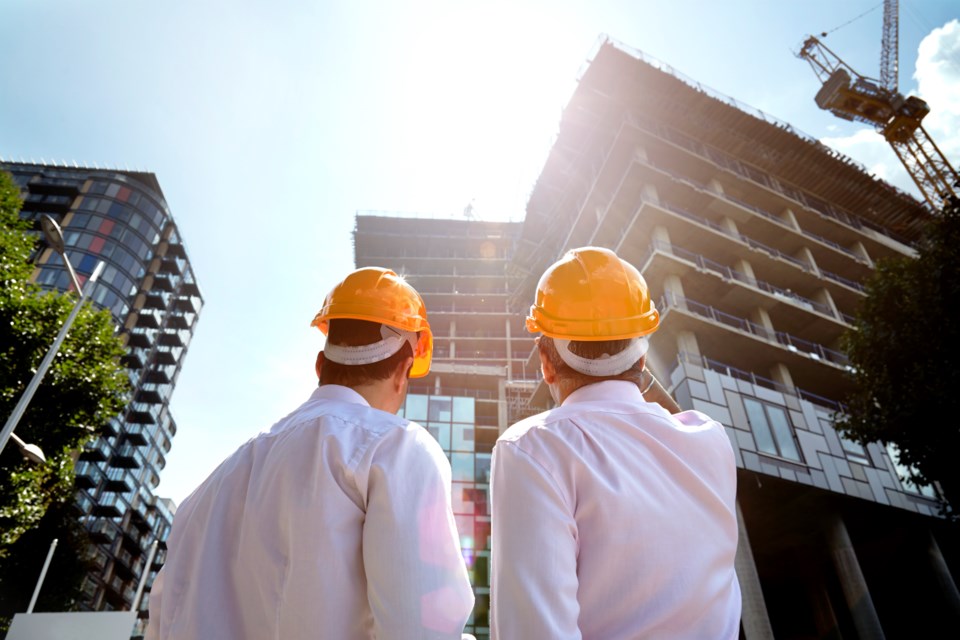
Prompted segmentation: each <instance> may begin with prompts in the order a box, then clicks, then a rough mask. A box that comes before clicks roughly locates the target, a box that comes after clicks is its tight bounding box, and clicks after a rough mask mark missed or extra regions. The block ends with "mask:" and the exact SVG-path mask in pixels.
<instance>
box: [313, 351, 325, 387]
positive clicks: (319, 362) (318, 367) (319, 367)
mask: <svg viewBox="0 0 960 640" xmlns="http://www.w3.org/2000/svg"><path fill="white" fill-rule="evenodd" d="M314 369H316V372H317V380H319V379H320V372H321V371H323V351H320V352H319V353H318V354H317V363H316V364H315V365H314Z"/></svg>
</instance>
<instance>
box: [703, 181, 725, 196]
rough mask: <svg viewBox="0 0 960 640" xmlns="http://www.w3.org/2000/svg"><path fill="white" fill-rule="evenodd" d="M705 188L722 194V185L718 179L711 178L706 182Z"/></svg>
mask: <svg viewBox="0 0 960 640" xmlns="http://www.w3.org/2000/svg"><path fill="white" fill-rule="evenodd" d="M707 189H709V190H710V191H712V192H713V193H716V194H717V195H721V196H722V195H723V185H722V184H720V181H719V180H717V179H716V178H711V179H710V182H708V183H707Z"/></svg>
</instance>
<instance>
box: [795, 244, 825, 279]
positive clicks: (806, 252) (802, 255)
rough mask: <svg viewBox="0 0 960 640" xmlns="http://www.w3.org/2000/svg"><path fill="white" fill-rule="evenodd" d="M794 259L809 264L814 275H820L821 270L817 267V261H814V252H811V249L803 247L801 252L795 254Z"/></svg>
mask: <svg viewBox="0 0 960 640" xmlns="http://www.w3.org/2000/svg"><path fill="white" fill-rule="evenodd" d="M793 257H794V258H796V259H797V260H802V261H803V262H805V263H807V264H808V265H810V269H811V270H812V271H813V273H815V274H817V275H820V268H819V267H818V266H817V261H816V260H814V258H813V252H812V251H810V249H808V248H807V247H801V249H800V251H798V252H797V253H796V254H794V256H793Z"/></svg>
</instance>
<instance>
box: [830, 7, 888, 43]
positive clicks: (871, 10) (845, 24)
mask: <svg viewBox="0 0 960 640" xmlns="http://www.w3.org/2000/svg"><path fill="white" fill-rule="evenodd" d="M882 6H883V3H882V2H881V3H880V4H878V5H877V6H875V7H873V8H872V9H867V10H866V11H864V12H863V13H861V14H860V15H858V16H857V17H856V18H851V19H850V20H847V21H846V22H844V23H843V24H841V25H840V26H837V27H834V28H833V29H830V31H822V32H821V33H820V37H821V38H826V37H827V36H828V35H830V34H831V33H833V32H834V31H836V30H837V29H842V28H843V27H845V26H847V25H848V24H850V23H851V22H856V21H857V20H859V19H860V18H862V17H863V16H865V15H867V14H868V13H873V12H874V11H876V10H877V9H879V8H880V7H882Z"/></svg>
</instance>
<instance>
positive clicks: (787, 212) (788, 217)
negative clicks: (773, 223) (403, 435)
mask: <svg viewBox="0 0 960 640" xmlns="http://www.w3.org/2000/svg"><path fill="white" fill-rule="evenodd" d="M780 219H781V220H783V221H784V222H786V223H787V224H789V225H790V226H791V227H793V228H794V229H796V230H797V231H799V230H800V223H799V222H797V216H796V215H795V214H794V213H793V209H790V208H789V207H788V208H786V209H784V210H783V211H781V212H780Z"/></svg>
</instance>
